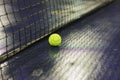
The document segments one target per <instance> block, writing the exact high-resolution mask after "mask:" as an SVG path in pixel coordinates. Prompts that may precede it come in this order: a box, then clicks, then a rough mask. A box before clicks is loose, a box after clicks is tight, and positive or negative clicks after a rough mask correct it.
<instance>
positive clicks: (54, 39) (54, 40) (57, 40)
mask: <svg viewBox="0 0 120 80" xmlns="http://www.w3.org/2000/svg"><path fill="white" fill-rule="evenodd" d="M48 42H49V44H50V45H51V46H59V45H60V44H61V42H62V38H61V36H60V35H59V34H57V33H54V34H51V35H50V36H49V39H48Z"/></svg>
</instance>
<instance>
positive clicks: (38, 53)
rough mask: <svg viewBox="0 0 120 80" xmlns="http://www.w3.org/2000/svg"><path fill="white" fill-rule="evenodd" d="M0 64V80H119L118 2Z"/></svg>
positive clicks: (119, 5) (119, 23)
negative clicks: (55, 40)
mask: <svg viewBox="0 0 120 80" xmlns="http://www.w3.org/2000/svg"><path fill="white" fill-rule="evenodd" d="M57 33H59V34H60V35H61V36H62V39H63V42H62V44H61V46H60V47H51V46H49V44H48V42H47V38H45V39H43V40H41V41H39V42H37V43H35V44H33V45H32V46H30V47H29V48H27V49H26V50H24V51H21V52H20V53H19V54H18V55H16V56H14V57H12V58H11V59H9V60H7V61H5V62H4V63H2V64H1V69H0V80H120V42H119V41H120V1H119V0H118V1H116V2H114V3H112V4H110V5H108V6H106V7H104V8H102V9H100V10H99V11H97V12H95V13H93V14H91V15H89V16H88V17H86V18H84V19H80V20H77V21H75V22H74V23H72V24H69V25H68V26H66V27H65V28H62V29H61V30H59V31H57Z"/></svg>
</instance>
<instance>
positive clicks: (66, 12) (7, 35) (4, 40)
mask: <svg viewBox="0 0 120 80" xmlns="http://www.w3.org/2000/svg"><path fill="white" fill-rule="evenodd" d="M110 1H111V0H0V61H3V60H5V59H6V58H8V57H10V56H12V55H14V54H16V53H17V52H19V51H21V50H23V49H24V48H26V47H27V46H29V45H31V44H32V43H34V42H36V41H38V40H40V39H41V38H43V37H45V36H46V35H48V34H50V33H51V32H53V31H55V30H56V29H59V28H61V27H62V26H63V25H65V24H67V23H69V22H71V21H73V20H75V19H78V18H80V17H82V16H83V15H85V14H86V13H88V12H90V11H92V10H94V9H96V8H98V7H100V6H102V5H104V4H106V3H108V2H110Z"/></svg>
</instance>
